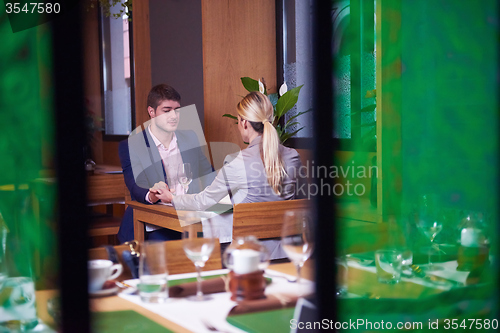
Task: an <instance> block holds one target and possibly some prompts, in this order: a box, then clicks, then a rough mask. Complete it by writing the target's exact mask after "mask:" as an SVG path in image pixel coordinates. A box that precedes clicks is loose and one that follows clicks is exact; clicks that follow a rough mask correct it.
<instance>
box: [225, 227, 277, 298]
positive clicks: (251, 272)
mask: <svg viewBox="0 0 500 333" xmlns="http://www.w3.org/2000/svg"><path fill="white" fill-rule="evenodd" d="M223 261H224V265H225V266H226V267H227V268H229V270H230V272H229V290H230V291H231V294H232V295H231V300H233V301H237V302H239V301H243V300H255V299H260V298H265V294H264V292H265V289H266V280H265V278H264V270H265V269H266V268H267V266H268V265H269V251H268V250H267V248H266V247H265V246H264V245H262V243H261V242H259V241H258V240H257V238H256V237H254V236H247V237H238V238H236V239H235V240H234V241H233V243H232V244H231V245H230V246H228V248H227V249H226V251H224V254H223Z"/></svg>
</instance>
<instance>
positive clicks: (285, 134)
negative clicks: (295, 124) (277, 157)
mask: <svg viewBox="0 0 500 333" xmlns="http://www.w3.org/2000/svg"><path fill="white" fill-rule="evenodd" d="M303 128H304V127H301V128H299V129H298V130H296V131H294V132H292V133H284V134H283V135H281V136H280V139H281V143H285V141H286V140H288V139H289V138H291V137H292V136H294V135H295V134H297V133H299V131H301V130H302V129H303Z"/></svg>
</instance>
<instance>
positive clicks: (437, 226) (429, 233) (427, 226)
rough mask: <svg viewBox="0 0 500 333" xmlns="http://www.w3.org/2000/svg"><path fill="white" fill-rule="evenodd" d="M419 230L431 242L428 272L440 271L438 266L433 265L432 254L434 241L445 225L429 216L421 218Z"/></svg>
mask: <svg viewBox="0 0 500 333" xmlns="http://www.w3.org/2000/svg"><path fill="white" fill-rule="evenodd" d="M418 228H419V229H420V230H421V231H422V232H423V234H424V235H425V236H426V237H427V238H428V239H429V240H430V241H431V246H430V248H429V264H428V265H427V270H429V271H432V270H439V267H438V266H436V265H434V264H432V262H431V254H432V250H433V247H434V239H435V238H436V236H437V234H439V233H440V232H441V230H442V229H443V224H442V222H441V221H440V220H439V219H436V218H435V217H433V216H432V215H428V216H422V217H420V218H419V220H418Z"/></svg>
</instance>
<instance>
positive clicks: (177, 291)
mask: <svg viewBox="0 0 500 333" xmlns="http://www.w3.org/2000/svg"><path fill="white" fill-rule="evenodd" d="M225 279H226V277H225V276H224V277H221V276H219V277H216V278H213V279H208V280H204V281H203V282H202V283H201V290H202V291H203V293H204V294H214V293H221V292H225V291H226V282H225V281H226V280H225ZM196 290H197V289H196V282H188V283H183V284H179V285H177V286H172V287H170V288H168V295H169V297H186V296H191V295H196Z"/></svg>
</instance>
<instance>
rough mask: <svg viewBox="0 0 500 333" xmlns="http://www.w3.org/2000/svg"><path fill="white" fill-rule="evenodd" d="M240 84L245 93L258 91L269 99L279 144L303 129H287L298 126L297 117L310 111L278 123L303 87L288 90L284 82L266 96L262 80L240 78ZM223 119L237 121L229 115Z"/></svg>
mask: <svg viewBox="0 0 500 333" xmlns="http://www.w3.org/2000/svg"><path fill="white" fill-rule="evenodd" d="M241 83H242V84H243V87H245V89H246V90H247V91H249V92H252V91H260V92H261V93H263V94H264V95H266V96H267V97H269V100H270V101H271V104H272V105H273V109H274V120H273V122H272V123H273V126H274V127H275V128H276V131H278V136H279V138H280V140H281V143H285V141H286V140H288V139H289V138H291V137H292V136H294V135H295V134H297V133H298V132H299V131H300V130H302V129H303V128H304V127H300V128H299V129H297V130H295V131H289V129H290V128H292V127H293V126H295V125H299V122H298V121H297V117H299V116H300V115H303V114H305V113H307V112H310V111H311V109H309V110H306V111H301V112H298V113H297V114H295V115H293V116H292V117H290V118H289V119H288V121H287V122H286V123H284V124H283V123H282V122H280V120H281V118H282V117H283V116H284V115H285V114H287V112H288V111H290V110H291V109H292V108H293V107H294V106H295V104H296V103H297V101H298V100H299V93H300V89H301V88H302V87H303V86H304V85H301V86H298V87H295V88H293V89H290V90H288V87H287V85H286V82H284V83H283V84H282V85H281V87H280V89H279V91H278V92H277V93H273V94H268V92H267V88H266V83H265V81H264V78H261V79H260V80H254V79H252V78H250V77H242V78H241ZM223 117H227V118H231V119H234V120H236V121H237V120H238V118H237V117H235V116H233V115H232V114H229V113H226V114H224V115H223Z"/></svg>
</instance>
